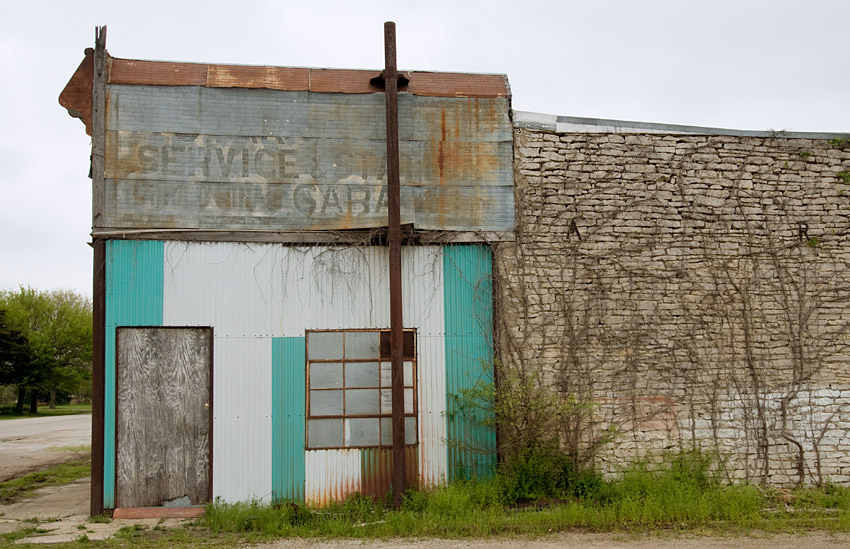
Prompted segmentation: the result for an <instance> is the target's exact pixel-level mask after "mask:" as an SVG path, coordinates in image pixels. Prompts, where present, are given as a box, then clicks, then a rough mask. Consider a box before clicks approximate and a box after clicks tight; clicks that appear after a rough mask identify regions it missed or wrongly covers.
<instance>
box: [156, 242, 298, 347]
mask: <svg viewBox="0 0 850 549" xmlns="http://www.w3.org/2000/svg"><path fill="white" fill-rule="evenodd" d="M285 253H286V252H285V248H283V247H282V246H279V245H268V244H244V243H230V242H203V243H201V242H198V243H189V242H167V243H166V245H165V268H164V271H165V273H164V274H165V276H164V278H165V281H164V288H163V292H164V296H163V297H164V299H163V301H164V303H163V321H164V322H165V324H166V325H171V326H198V325H201V326H214V327H215V335H216V336H217V337H218V336H221V337H269V336H272V335H276V332H277V330H276V326H277V325H278V323H277V322H276V320H277V318H279V317H280V314H281V311H280V304H281V300H282V295H281V288H282V284H281V282H280V276H281V272H280V268H279V265H280V263H281V257H282V256H283V255H285Z"/></svg>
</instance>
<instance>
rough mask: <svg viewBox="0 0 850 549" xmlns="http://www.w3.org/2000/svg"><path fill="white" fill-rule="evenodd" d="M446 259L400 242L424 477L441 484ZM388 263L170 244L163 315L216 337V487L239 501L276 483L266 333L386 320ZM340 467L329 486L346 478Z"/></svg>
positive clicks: (306, 250)
mask: <svg viewBox="0 0 850 549" xmlns="http://www.w3.org/2000/svg"><path fill="white" fill-rule="evenodd" d="M442 269H443V252H442V248H441V247H439V246H420V247H405V248H403V249H402V283H403V292H404V311H403V316H404V325H405V326H406V327H411V328H416V329H417V334H418V347H419V349H418V350H419V357H418V376H419V379H418V383H419V392H418V402H419V411H420V417H421V421H420V422H419V431H420V432H419V440H420V460H419V463H420V474H421V477H422V480H423V482H424V483H426V484H428V485H433V484H437V483H440V482H444V480H445V478H446V472H447V454H446V446H445V439H446V422H445V407H446V397H445V357H444V355H445V342H444V337H443V336H444V330H445V328H444V326H445V322H444V313H443V271H442ZM388 271H389V266H388V250H387V248H386V247H363V246H360V247H354V248H343V247H319V246H313V247H289V246H282V245H280V244H244V243H183V242H168V243H166V248H165V277H164V278H165V281H164V282H165V287H164V292H165V295H164V310H163V321H164V324H165V325H167V326H168V325H170V326H213V328H214V333H215V336H216V339H215V348H214V356H215V371H214V391H215V412H216V423H215V426H214V429H215V430H214V450H213V483H214V493H215V495H216V496H221V497H223V498H224V499H226V500H237V499H239V500H244V499H247V498H250V497H260V498H262V497H267V496H268V494H269V493H270V491H271V480H270V475H271V466H270V463H271V461H270V460H271V450H270V446H271V420H270V415H271V414H270V410H271V395H270V392H269V391H270V383H269V380H270V379H271V373H270V368H271V341H270V339H269V338H270V337H272V336H275V337H279V336H288V337H303V336H304V332H305V330H308V329H345V328H388V327H389V272H388ZM249 378H250V379H249ZM246 421H248V422H250V425H248V424H246ZM325 452H328V451H325ZM310 454H311V452H308V463H309V460H310V459H312V460H313V463H314V469H313V471H314V473H315V474H317V475H318V474H319V472H318V471H320V469H316V468H315V467H316V466H315V463H316V460H317V459H325V460H327V459H330V458H328V457H327V456H325V457H322V456H312V457H309V455H310ZM346 455H347V454H346ZM338 457H339V456H337V458H338ZM334 459H336V458H334ZM340 459H341V458H340ZM346 459H354V458H353V457H351V456H348V457H346ZM357 460H359V453H358V454H357ZM357 463H358V465H357V467H356V468H355V469H356V474H357V475H359V474H360V473H359V461H358V462H357ZM308 471H309V465H308ZM328 474H332V472H328ZM334 474H335V473H334ZM351 474H354V472H352V473H351ZM308 476H309V475H308ZM343 477H344V478H343V480H334V481H333V482H336V483H337V484H333V486H337V485H339V486H344V485H345V482H348V480H345V479H349V477H348V476H345V475H344V476H343ZM317 478H318V477H317ZM358 478H359V477H358ZM349 480H350V479H349ZM340 482H341V483H342V484H339V483H340ZM314 484H315V481H314ZM308 485H309V480H308ZM321 492H322V491H321V489H320V490H319V492H316V493H321ZM308 493H309V492H308ZM309 497H310V496H309V495H308V499H309Z"/></svg>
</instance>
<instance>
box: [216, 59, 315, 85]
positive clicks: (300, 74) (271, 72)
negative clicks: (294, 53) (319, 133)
mask: <svg viewBox="0 0 850 549" xmlns="http://www.w3.org/2000/svg"><path fill="white" fill-rule="evenodd" d="M309 83H310V69H300V68H294V67H252V66H245V65H209V68H208V70H207V80H206V85H207V87H210V88H266V89H272V90H283V91H304V90H307V89H308V87H309Z"/></svg>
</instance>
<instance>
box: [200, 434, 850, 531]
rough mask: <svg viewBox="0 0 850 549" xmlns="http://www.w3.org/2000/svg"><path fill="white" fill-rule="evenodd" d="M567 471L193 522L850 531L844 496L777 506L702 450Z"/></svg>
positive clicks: (540, 454)
mask: <svg viewBox="0 0 850 549" xmlns="http://www.w3.org/2000/svg"><path fill="white" fill-rule="evenodd" d="M572 463H573V462H572V461H571V460H570V459H569V458H568V457H564V456H559V455H558V454H557V452H547V451H544V450H540V449H537V450H534V451H529V452H527V453H525V454H524V455H522V456H520V457H519V458H518V459H515V460H513V461H512V463H511V466H510V468H503V469H502V470H500V471H499V472H498V473H497V474H496V475H494V476H493V477H492V478H489V479H484V480H482V479H475V478H469V479H464V480H459V481H457V482H455V483H453V484H451V485H449V486H441V487H437V488H434V489H428V490H408V491H407V492H406V493H405V495H404V498H403V502H402V505H401V508H400V509H398V510H393V509H392V508H391V505H390V501H391V500H390V499H389V498H373V497H370V496H366V495H363V494H359V493H355V494H352V495H351V496H349V497H348V498H347V499H346V500H345V501H344V502H340V503H334V504H331V505H329V506H327V507H322V508H312V507H309V506H305V505H302V504H297V503H294V502H278V503H274V504H266V503H261V502H257V501H254V502H247V503H223V502H221V501H217V502H216V503H213V504H210V505H209V506H208V507H207V512H206V515H205V517H204V518H203V519H201V521H200V522H201V524H202V525H205V526H207V527H208V528H210V529H211V530H212V531H214V532H237V533H245V532H249V533H253V534H257V535H263V536H272V537H281V536H283V537H289V536H299V537H316V536H322V537H328V536H332V537H362V538H374V537H393V536H427V537H464V536H489V535H494V534H531V535H534V534H546V533H548V532H551V531H559V530H566V529H570V528H581V529H584V530H593V531H622V530H628V531H642V530H649V529H658V528H674V529H700V530H705V529H706V528H708V529H711V528H718V527H721V528H724V529H730V528H731V529H733V530H734V529H739V530H750V529H752V528H754V527H755V528H759V527H760V528H763V529H769V530H776V529H785V530H789V529H794V528H798V527H805V528H809V529H811V528H818V527H821V528H826V529H830V530H836V529H837V530H850V489H847V488H843V487H838V486H834V485H826V486H824V487H820V488H807V489H798V490H796V491H794V492H793V493H792V497H790V498H789V497H787V494H786V495H785V496H783V498H782V499H781V505H780V504H777V502H778V501H780V500H779V499H777V496H775V495H772V494H771V493H769V492H767V493H766V492H763V491H762V490H760V489H759V488H757V487H755V486H749V485H738V486H729V485H725V484H724V483H722V482H721V481H720V479H719V475H718V474H717V473H716V472H715V471H716V470H717V467H716V463H715V460H714V459H713V457H712V456H711V455H708V454H705V453H702V452H699V451H695V452H685V453H681V454H677V455H670V456H668V457H667V459H666V460H665V461H664V463H663V464H661V465H655V466H650V465H649V464H646V463H640V464H636V465H634V466H632V467H631V468H629V469H628V470H627V471H624V472H623V473H622V475H621V476H619V477H618V478H616V479H606V478H603V477H602V476H601V475H600V474H599V473H597V472H595V471H593V470H584V471H582V470H577V469H576V468H575V466H574V465H573V464H572Z"/></svg>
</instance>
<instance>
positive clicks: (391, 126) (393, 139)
mask: <svg viewBox="0 0 850 549" xmlns="http://www.w3.org/2000/svg"><path fill="white" fill-rule="evenodd" d="M384 92H385V95H386V101H387V186H388V188H387V206H388V209H389V211H388V223H389V245H390V349H391V356H392V391H393V406H392V410H393V505H395V507H396V508H398V507H400V506H401V501H402V496H403V495H404V490H405V488H406V487H407V479H406V478H405V476H406V475H405V471H406V465H407V464H406V463H405V455H404V369H403V365H402V360H403V352H404V350H403V345H404V343H403V333H402V332H403V327H404V322H403V319H402V311H401V307H402V301H401V299H402V296H401V188H400V182H399V168H398V164H399V159H398V69H397V68H396V49H395V23H393V22H392V21H387V22H386V23H384Z"/></svg>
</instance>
